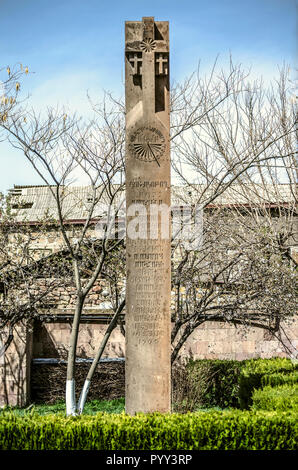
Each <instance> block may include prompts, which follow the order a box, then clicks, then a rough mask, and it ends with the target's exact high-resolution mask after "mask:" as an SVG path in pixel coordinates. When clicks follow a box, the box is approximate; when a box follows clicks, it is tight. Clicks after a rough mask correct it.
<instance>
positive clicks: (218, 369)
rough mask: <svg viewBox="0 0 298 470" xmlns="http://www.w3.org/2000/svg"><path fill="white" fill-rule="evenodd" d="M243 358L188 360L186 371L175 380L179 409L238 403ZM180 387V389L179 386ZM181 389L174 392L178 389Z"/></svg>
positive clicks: (224, 406)
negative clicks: (236, 359)
mask: <svg viewBox="0 0 298 470" xmlns="http://www.w3.org/2000/svg"><path fill="white" fill-rule="evenodd" d="M241 366H242V364H241V362H239V361H233V360H219V359H218V360H217V359H198V360H191V361H189V362H188V364H187V366H186V369H185V372H184V374H181V373H180V377H179V379H178V380H176V382H175V383H174V388H175V390H174V400H175V399H176V400H175V401H176V402H177V401H178V402H179V401H180V402H183V403H184V404H183V403H182V405H183V406H182V407H181V404H180V407H179V403H178V404H177V405H178V406H177V409H178V410H179V411H182V409H183V407H184V408H185V410H186V411H195V410H196V409H198V408H201V407H205V408H210V407H215V406H216V407H219V408H229V407H236V406H237V404H238V394H239V374H240V370H241ZM177 389H178V390H177ZM176 391H177V392H178V393H175V392H176Z"/></svg>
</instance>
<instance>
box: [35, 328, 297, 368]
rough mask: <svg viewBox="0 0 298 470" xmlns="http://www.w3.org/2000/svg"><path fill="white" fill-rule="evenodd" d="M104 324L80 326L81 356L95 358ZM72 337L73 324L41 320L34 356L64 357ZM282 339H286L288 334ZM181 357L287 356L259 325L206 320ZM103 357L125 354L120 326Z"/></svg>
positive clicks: (290, 334) (294, 331) (294, 340)
mask: <svg viewBox="0 0 298 470" xmlns="http://www.w3.org/2000/svg"><path fill="white" fill-rule="evenodd" d="M106 327H107V326H106V325H105V324H91V323H85V324H81V325H80V331H79V340H78V357H81V358H90V357H93V356H94V354H95V352H96V350H97V347H98V345H99V344H100V341H101V339H102V338H103V335H104V332H105V330H106ZM284 328H285V331H286V333H287V336H288V337H289V338H290V339H291V344H292V346H294V347H295V348H298V321H296V322H293V323H292V324H291V325H288V326H285V325H284ZM69 336H70V324H67V323H42V324H41V323H40V324H39V325H37V326H36V327H35V329H34V345H33V357H35V358H37V357H40V358H42V357H44V358H45V357H56V358H58V357H60V358H65V357H66V354H67V345H68V341H69ZM283 340H284V341H285V342H286V343H287V344H288V346H289V347H290V348H291V345H290V344H289V343H288V342H287V339H286V336H283ZM181 356H182V357H192V358H194V359H235V360H239V361H241V360H243V359H251V358H257V357H263V358H267V357H272V356H281V357H286V356H287V353H286V351H285V350H284V348H283V346H282V345H281V343H280V342H279V341H278V340H277V339H276V338H274V337H272V336H271V335H270V334H269V333H268V332H267V331H266V330H263V329H260V328H249V329H244V328H242V327H237V328H235V327H234V326H233V325H229V324H226V323H219V322H205V323H203V324H202V325H201V326H199V327H198V328H197V329H196V331H194V332H193V333H192V335H191V336H190V337H189V338H188V340H187V341H186V343H185V345H184V346H183V348H182V350H181ZM103 357H104V358H106V357H110V358H116V357H125V339H124V336H123V335H122V333H121V331H120V328H119V327H117V328H116V329H115V330H114V331H113V333H112V335H111V337H110V340H109V342H108V344H107V346H106V349H105V351H104V354H103Z"/></svg>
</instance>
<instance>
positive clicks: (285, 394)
mask: <svg viewBox="0 0 298 470" xmlns="http://www.w3.org/2000/svg"><path fill="white" fill-rule="evenodd" d="M252 409H255V410H270V411H271V410H275V411H286V410H289V411H290V410H293V411H296V412H297V411H298V384H297V383H296V384H294V385H288V384H285V385H279V386H277V387H271V386H270V385H267V386H266V387H264V388H263V389H258V390H255V391H254V393H253V396H252Z"/></svg>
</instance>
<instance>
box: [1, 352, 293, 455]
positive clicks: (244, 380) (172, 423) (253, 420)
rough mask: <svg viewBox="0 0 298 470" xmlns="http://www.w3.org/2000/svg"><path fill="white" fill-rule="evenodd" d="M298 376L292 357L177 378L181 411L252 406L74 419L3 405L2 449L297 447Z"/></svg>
mask: <svg viewBox="0 0 298 470" xmlns="http://www.w3.org/2000/svg"><path fill="white" fill-rule="evenodd" d="M181 371H182V372H181ZM297 378H298V366H297V364H294V363H293V362H292V361H291V360H289V359H280V358H277V359H254V360H248V361H241V362H238V361H220V360H216V361H213V360H200V361H191V362H190V363H189V364H188V366H187V368H182V369H181V368H180V375H179V374H178V375H177V376H176V379H175V380H176V383H175V386H176V393H177V390H178V391H180V392H179V393H180V394H181V397H182V399H184V402H182V405H181V407H182V409H183V407H184V409H183V411H185V408H186V407H187V406H188V407H189V406H192V408H195V407H196V406H197V407H198V406H202V405H205V407H212V406H213V407H214V406H221V407H227V406H235V405H238V406H239V402H240V404H241V406H242V407H246V408H247V407H251V409H250V410H244V411H243V410H239V409H238V410H237V409H234V410H225V411H199V412H195V413H190V412H187V413H185V414H177V413H173V414H166V415H162V414H159V413H153V414H148V415H144V414H138V415H137V416H129V415H126V414H125V413H122V414H118V415H117V414H108V413H105V412H104V413H102V412H100V413H97V414H96V415H94V416H85V415H82V416H79V417H75V418H66V417H64V416H59V415H58V416H57V415H56V416H55V415H47V416H40V415H38V414H36V412H34V410H33V411H32V412H30V413H29V414H28V413H26V414H24V415H23V416H20V415H17V414H16V413H14V412H12V411H3V412H2V413H1V414H0V449H6V450H7V449H9V450H16V449H24V450H25V449H30V450H42V449H48V450H75V449H80V450H92V449H94V450H101V449H104V450H244V449H245V450H256V449H257V450H277V449H287V450H294V449H296V446H297V440H296V437H297V411H298V383H297ZM179 387H180V388H179ZM179 393H178V395H177V394H176V397H177V396H178V398H179ZM185 393H186V394H188V395H187V398H184V394H185ZM181 397H180V398H181ZM185 400H186V401H185Z"/></svg>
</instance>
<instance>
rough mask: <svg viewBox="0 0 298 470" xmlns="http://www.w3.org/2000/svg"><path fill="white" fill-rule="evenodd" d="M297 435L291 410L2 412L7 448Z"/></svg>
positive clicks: (202, 443) (198, 446)
mask: <svg viewBox="0 0 298 470" xmlns="http://www.w3.org/2000/svg"><path fill="white" fill-rule="evenodd" d="M296 436H297V421H296V419H295V416H294V414H293V413H291V412H278V413H277V412H264V411H240V410H234V411H225V412H198V413H187V414H184V415H181V414H171V415H161V414H158V413H154V414H151V415H143V414H139V415H137V416H134V417H132V416H128V415H126V414H121V415H109V414H107V413H99V414H98V415H96V416H80V417H76V418H64V417H61V416H53V415H47V416H36V415H32V416H28V417H16V416H15V415H14V414H13V413H2V415H1V416H0V449H2V450H18V449H22V450H192V449H193V450H244V449H245V450H277V449H287V450H294V449H295V448H296V439H295V437H296Z"/></svg>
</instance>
